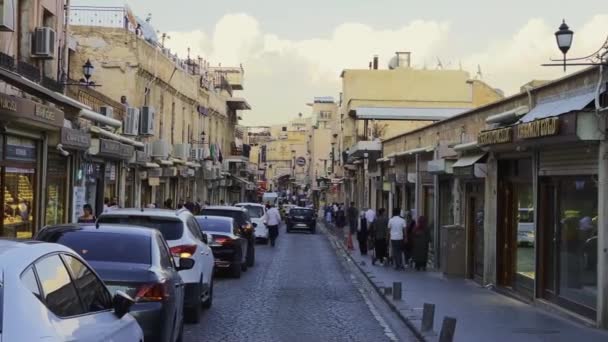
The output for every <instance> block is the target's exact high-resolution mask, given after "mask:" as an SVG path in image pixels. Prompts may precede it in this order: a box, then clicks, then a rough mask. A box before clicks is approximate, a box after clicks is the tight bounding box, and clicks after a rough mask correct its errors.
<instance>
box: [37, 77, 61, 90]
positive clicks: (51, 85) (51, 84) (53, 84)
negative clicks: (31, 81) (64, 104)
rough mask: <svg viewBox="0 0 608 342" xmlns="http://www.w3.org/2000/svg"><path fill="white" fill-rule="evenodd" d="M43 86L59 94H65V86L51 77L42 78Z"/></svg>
mask: <svg viewBox="0 0 608 342" xmlns="http://www.w3.org/2000/svg"><path fill="white" fill-rule="evenodd" d="M42 86H44V87H45V88H47V89H50V90H52V91H55V92H58V93H62V92H63V84H61V83H59V82H57V81H56V80H54V79H52V78H50V77H46V76H44V77H42Z"/></svg>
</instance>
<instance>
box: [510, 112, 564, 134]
mask: <svg viewBox="0 0 608 342" xmlns="http://www.w3.org/2000/svg"><path fill="white" fill-rule="evenodd" d="M557 133H559V118H558V117H552V118H546V119H541V120H534V121H532V122H526V123H522V124H519V125H517V137H518V138H521V139H530V138H540V137H546V136H551V135H556V134H557Z"/></svg>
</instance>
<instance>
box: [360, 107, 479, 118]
mask: <svg viewBox="0 0 608 342" xmlns="http://www.w3.org/2000/svg"><path fill="white" fill-rule="evenodd" d="M467 110H469V108H417V107H357V108H355V109H354V115H355V118H357V119H361V120H420V121H439V120H443V119H447V118H449V117H452V116H454V115H457V114H461V113H464V112H466V111H467Z"/></svg>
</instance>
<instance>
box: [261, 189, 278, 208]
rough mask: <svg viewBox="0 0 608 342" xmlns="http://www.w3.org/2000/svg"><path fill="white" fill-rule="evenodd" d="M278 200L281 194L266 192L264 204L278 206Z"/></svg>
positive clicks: (263, 197) (263, 198)
mask: <svg viewBox="0 0 608 342" xmlns="http://www.w3.org/2000/svg"><path fill="white" fill-rule="evenodd" d="M278 200H279V194H277V193H276V192H265V193H264V195H262V204H266V203H270V204H272V205H277V202H278Z"/></svg>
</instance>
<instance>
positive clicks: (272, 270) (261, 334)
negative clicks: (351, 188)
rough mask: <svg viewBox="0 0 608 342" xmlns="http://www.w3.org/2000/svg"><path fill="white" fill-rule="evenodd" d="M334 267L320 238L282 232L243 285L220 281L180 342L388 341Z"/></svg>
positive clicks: (262, 250)
mask: <svg viewBox="0 0 608 342" xmlns="http://www.w3.org/2000/svg"><path fill="white" fill-rule="evenodd" d="M338 260H339V259H338V258H337V257H336V254H335V252H334V250H333V249H332V246H331V245H330V243H329V241H328V240H327V238H326V237H325V236H324V235H323V234H322V233H317V234H316V235H309V234H307V233H292V234H286V233H285V229H284V227H283V228H282V229H281V234H280V236H279V239H278V244H277V246H276V247H275V248H274V249H272V248H270V247H269V246H262V245H258V246H257V247H256V266H255V267H254V268H253V269H250V270H249V271H247V273H245V274H243V276H242V277H241V279H231V278H228V277H226V276H224V275H221V276H219V277H218V278H217V280H216V284H215V295H214V296H215V298H214V303H213V307H212V308H211V309H210V310H209V311H207V312H205V313H204V315H203V318H202V320H201V323H200V324H198V325H186V328H185V333H184V341H188V342H190V341H389V340H390V339H389V337H388V336H387V335H386V334H385V329H384V328H383V327H382V326H381V325H380V323H379V322H378V321H377V320H376V318H375V317H374V315H373V314H372V313H371V311H370V309H369V308H368V306H367V305H366V302H365V301H364V299H363V298H362V296H361V294H360V293H359V291H358V290H357V288H356V287H355V285H354V284H353V282H352V280H351V276H350V273H349V272H348V271H346V270H345V269H344V267H343V266H342V265H341V264H340V262H339V261H338ZM403 329H405V327H404V328H403Z"/></svg>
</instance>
